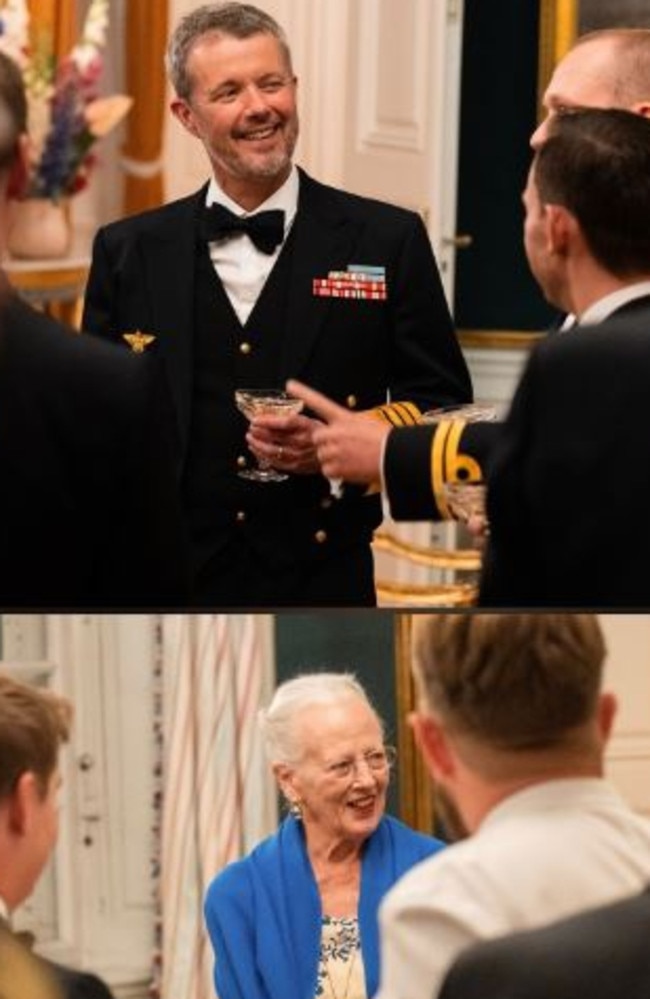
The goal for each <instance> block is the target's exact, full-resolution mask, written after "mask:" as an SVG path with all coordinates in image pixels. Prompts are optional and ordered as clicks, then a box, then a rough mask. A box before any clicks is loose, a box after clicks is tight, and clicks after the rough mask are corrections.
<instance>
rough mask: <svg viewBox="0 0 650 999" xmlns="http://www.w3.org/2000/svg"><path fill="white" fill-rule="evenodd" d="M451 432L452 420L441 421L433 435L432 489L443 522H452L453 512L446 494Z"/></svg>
mask: <svg viewBox="0 0 650 999" xmlns="http://www.w3.org/2000/svg"><path fill="white" fill-rule="evenodd" d="M450 430H451V421H450V420H441V421H440V423H439V424H438V425H437V427H436V432H435V433H434V435H433V445H432V447H431V488H432V490H433V495H434V498H435V501H436V506H437V507H438V512H439V513H440V516H441V517H442V519H443V520H451V519H452V516H451V511H450V510H449V507H448V505H447V500H446V498H445V493H444V484H445V472H444V459H445V446H446V442H447V437H448V436H449V431H450Z"/></svg>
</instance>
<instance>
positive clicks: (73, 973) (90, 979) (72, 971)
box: [47, 961, 113, 999]
mask: <svg viewBox="0 0 650 999" xmlns="http://www.w3.org/2000/svg"><path fill="white" fill-rule="evenodd" d="M47 965H48V967H49V968H50V969H51V971H52V973H53V976H54V979H55V981H56V982H57V983H58V985H59V988H60V989H61V991H62V993H63V999H113V993H112V992H111V990H110V989H109V987H108V986H107V985H106V984H105V983H104V982H103V981H102V980H101V978H98V977H97V975H93V974H92V972H89V971H77V970H76V968H66V967H64V966H63V965H62V964H54V963H52V962H49V961H48V962H47Z"/></svg>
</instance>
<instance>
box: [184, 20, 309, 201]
mask: <svg viewBox="0 0 650 999" xmlns="http://www.w3.org/2000/svg"><path fill="white" fill-rule="evenodd" d="M187 70H188V74H189V77H190V79H191V80H192V91H191V96H190V98H189V99H188V100H187V101H185V100H182V99H180V98H177V99H175V100H174V101H173V103H172V111H173V112H174V114H175V115H176V117H177V118H178V119H179V121H180V122H181V123H182V124H183V125H184V127H185V128H186V129H187V130H188V132H190V133H191V134H192V135H194V136H195V137H196V138H198V139H200V140H201V142H202V143H203V146H204V147H205V150H206V152H207V154H208V156H209V158H210V162H211V164H212V168H213V170H214V175H215V177H216V179H217V182H218V183H219V185H220V186H221V188H222V189H223V190H224V191H225V192H226V194H228V195H229V197H231V198H232V199H233V200H234V201H236V202H237V203H238V204H240V205H241V206H242V207H243V208H246V209H248V210H251V209H252V208H255V207H257V205H259V204H261V202H262V201H264V200H266V198H268V197H270V195H271V194H272V193H273V192H274V191H276V190H277V189H278V188H279V187H281V185H282V184H283V183H284V181H285V180H286V179H287V177H288V176H289V171H290V169H291V157H292V156H293V151H294V148H295V145H296V141H297V138H298V113H297V109H296V78H295V77H294V75H293V73H292V70H291V66H290V64H289V63H288V61H287V56H286V54H285V52H284V51H283V49H282V47H281V46H280V44H279V42H278V41H277V39H276V38H274V37H273V36H272V35H267V34H257V35H252V36H251V37H249V38H234V37H233V36H231V35H222V34H217V33H214V32H213V33H211V34H208V35H204V36H203V37H202V38H200V39H199V40H198V41H197V42H196V43H195V44H194V45H193V46H192V48H191V49H190V52H189V55H188V58H187Z"/></svg>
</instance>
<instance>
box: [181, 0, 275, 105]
mask: <svg viewBox="0 0 650 999" xmlns="http://www.w3.org/2000/svg"><path fill="white" fill-rule="evenodd" d="M211 34H221V35H230V36H231V37H233V38H251V37H252V36H253V35H271V36H272V37H273V38H275V39H277V41H278V43H279V45H280V47H281V49H282V51H283V53H284V56H285V58H286V61H287V66H288V68H289V71H292V70H291V52H290V50H289V43H288V42H287V37H286V35H285V33H284V31H283V29H282V28H281V27H280V25H279V24H278V23H277V21H275V20H274V19H273V18H272V17H271V16H270V15H269V14H266V13H265V12H264V11H263V10H260V9H259V8H258V7H254V6H253V5H252V4H249V3H231V2H229V3H208V4H204V5H203V6H202V7H197V8H196V10H193V11H190V13H189V14H186V15H185V17H184V18H182V20H181V21H180V22H179V24H178V26H177V28H176V30H175V31H174V32H173V34H172V36H171V38H170V39H169V45H168V46H167V53H166V56H165V67H166V69H167V75H168V76H169V79H170V81H171V84H172V86H173V88H174V90H175V91H176V94H177V96H178V97H180V98H181V99H182V100H185V101H186V100H189V98H190V96H191V93H192V81H191V79H190V76H189V73H188V72H187V59H188V56H189V54H190V50H191V49H192V47H193V46H194V45H195V43H196V42H197V41H198V40H199V39H200V38H202V37H203V36H204V35H211Z"/></svg>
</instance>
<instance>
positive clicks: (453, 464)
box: [444, 420, 483, 482]
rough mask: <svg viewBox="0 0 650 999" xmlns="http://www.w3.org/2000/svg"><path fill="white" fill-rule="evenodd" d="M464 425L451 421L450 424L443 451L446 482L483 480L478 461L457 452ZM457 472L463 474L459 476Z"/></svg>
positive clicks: (457, 421)
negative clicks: (445, 446)
mask: <svg viewBox="0 0 650 999" xmlns="http://www.w3.org/2000/svg"><path fill="white" fill-rule="evenodd" d="M465 424H466V421H465V420H453V421H452V424H451V429H450V431H449V436H448V437H447V448H446V451H445V469H444V470H445V481H446V482H478V481H479V480H480V479H482V478H483V473H482V471H481V466H480V465H479V463H478V461H476V459H475V458H472V457H471V456H470V455H468V454H461V453H460V452H459V450H458V445H459V444H460V438H461V435H462V433H463V430H464V429H465ZM459 472H460V473H463V474H460V475H459Z"/></svg>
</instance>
